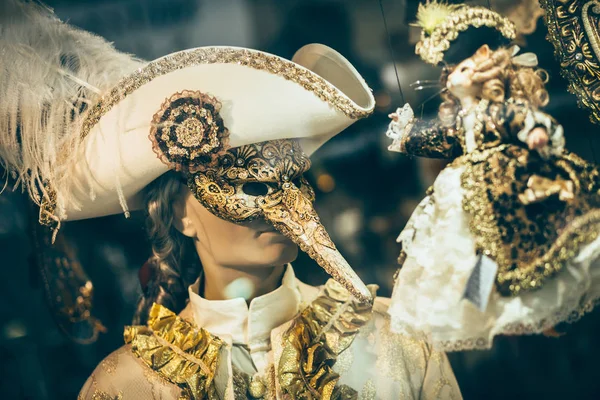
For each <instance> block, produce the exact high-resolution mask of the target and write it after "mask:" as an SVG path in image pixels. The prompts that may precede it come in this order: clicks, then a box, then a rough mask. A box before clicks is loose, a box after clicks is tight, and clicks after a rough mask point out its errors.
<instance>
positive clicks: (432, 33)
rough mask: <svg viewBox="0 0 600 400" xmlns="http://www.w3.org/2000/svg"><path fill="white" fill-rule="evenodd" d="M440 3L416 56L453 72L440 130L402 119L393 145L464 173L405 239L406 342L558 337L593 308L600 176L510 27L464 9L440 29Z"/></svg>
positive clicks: (396, 122)
mask: <svg viewBox="0 0 600 400" xmlns="http://www.w3.org/2000/svg"><path fill="white" fill-rule="evenodd" d="M431 4H434V5H435V6H437V7H441V5H440V4H439V3H428V4H427V5H425V6H422V7H421V8H420V10H419V14H420V15H419V22H420V23H421V25H422V26H423V28H424V30H423V34H422V38H421V42H420V43H419V44H418V45H417V53H418V54H419V55H420V56H421V57H422V58H423V59H424V60H425V61H427V62H430V63H432V64H438V63H439V62H441V61H444V62H445V64H446V68H444V72H443V73H442V77H441V83H442V85H443V87H444V88H445V89H444V91H443V94H442V96H443V103H442V104H441V106H440V108H439V113H438V118H437V119H436V120H435V121H429V122H426V121H420V120H416V119H415V117H414V113H413V111H412V109H411V108H410V106H409V105H408V104H407V105H405V106H404V107H403V108H401V109H398V110H397V112H396V113H393V114H390V118H391V119H392V121H391V123H390V125H389V129H388V132H387V136H388V137H390V138H392V139H393V143H392V145H391V146H390V150H392V151H397V152H401V153H404V154H408V155H414V156H421V157H433V158H449V159H453V161H452V162H451V163H450V164H449V165H448V166H447V167H446V168H445V169H444V170H443V171H442V172H441V173H440V174H439V176H438V177H437V179H436V181H435V183H434V184H433V186H432V187H431V188H430V189H429V190H428V191H427V197H425V199H423V201H422V202H421V203H420V204H419V206H418V207H417V209H416V210H415V211H414V213H413V215H412V217H411V218H410V220H409V222H408V223H407V225H406V227H405V228H404V230H403V231H402V232H401V234H400V236H399V238H398V242H400V243H401V246H402V251H401V256H400V259H399V262H400V263H401V269H400V271H399V274H398V276H397V279H396V282H395V287H394V292H393V295H392V303H391V307H390V309H389V313H390V315H391V319H392V328H393V329H394V330H395V331H396V332H403V333H411V332H413V331H415V330H416V331H419V332H424V333H425V334H426V335H427V336H428V337H429V340H430V341H431V342H432V343H433V344H434V346H436V347H438V348H441V349H444V350H446V351H458V350H466V349H484V348H489V347H491V345H492V341H493V338H494V336H496V335H499V334H506V335H521V334H534V333H543V332H550V331H551V330H552V329H553V327H554V326H555V325H556V324H558V323H560V322H572V321H574V320H576V319H578V318H579V317H580V316H581V315H583V313H584V312H586V311H589V310H591V308H593V306H594V304H595V302H596V301H597V299H598V298H599V297H600V263H599V261H598V257H599V256H600V238H598V231H599V228H600V209H599V208H598V207H599V206H600V196H599V194H598V189H600V185H599V179H598V170H597V169H596V168H595V167H594V166H592V165H590V164H589V163H587V162H586V161H584V160H582V159H581V158H579V157H578V156H576V155H575V154H572V153H569V152H567V151H566V150H565V148H564V145H565V141H564V137H563V129H562V127H561V126H560V125H559V124H558V123H557V122H556V121H555V120H554V119H553V118H552V117H551V116H549V115H548V114H546V113H544V112H543V111H541V108H542V107H543V106H545V105H546V104H547V103H548V101H549V98H548V92H547V91H546V89H545V88H544V84H545V81H546V74H545V72H544V71H542V70H540V69H537V68H536V65H537V59H536V57H535V55H533V54H531V53H528V54H522V55H517V53H518V50H519V49H518V47H516V46H513V47H509V46H508V42H509V41H510V40H511V39H513V38H514V28H511V23H510V22H509V21H508V20H506V19H505V18H503V17H501V16H500V15H498V14H496V13H494V12H493V11H490V10H488V9H485V8H479V7H458V8H456V7H455V8H451V9H448V10H447V16H446V17H445V18H438V19H437V22H436V23H435V26H427V24H426V22H427V21H426V19H427V18H426V17H425V16H426V15H427V12H426V8H427V7H430V6H431ZM424 15H425V16H424ZM440 21H441V22H440ZM482 41H483V42H482Z"/></svg>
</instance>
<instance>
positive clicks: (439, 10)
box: [414, 0, 463, 35]
mask: <svg viewBox="0 0 600 400" xmlns="http://www.w3.org/2000/svg"><path fill="white" fill-rule="evenodd" d="M462 6H463V5H462V4H448V3H446V2H444V1H443V0H442V1H437V0H427V2H425V3H421V4H419V9H418V11H417V22H416V23H415V24H414V25H416V26H419V27H421V28H422V29H423V30H424V31H425V33H427V34H428V35H430V34H431V32H433V30H434V29H435V28H436V27H437V26H439V25H440V24H441V23H442V22H444V20H445V19H446V17H448V15H450V14H452V12H454V11H456V10H458V9H459V8H460V7H462Z"/></svg>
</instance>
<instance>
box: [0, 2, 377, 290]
mask: <svg viewBox="0 0 600 400" xmlns="http://www.w3.org/2000/svg"><path fill="white" fill-rule="evenodd" d="M19 7H20V8H21V11H25V12H24V13H23V12H22V13H21V14H19V15H24V16H27V14H28V11H27V9H26V8H23V7H22V6H19V5H18V4H17V3H13V2H11V3H10V8H11V10H12V11H15V10H17V9H19ZM23 20H27V21H29V22H31V21H32V20H31V19H27V18H24V19H23ZM40 22H41V23H40V24H34V26H33V27H31V24H23V23H21V24H15V23H14V21H13V20H10V21H9V23H7V25H6V29H4V28H3V27H2V26H1V25H0V31H1V32H2V33H3V35H4V36H5V37H2V38H0V50H1V51H2V52H3V54H8V55H9V56H8V57H3V60H2V65H0V66H3V67H4V68H2V69H3V70H5V71H9V73H8V74H4V76H1V77H0V87H6V88H8V92H9V96H7V98H8V100H7V98H5V99H3V100H1V101H0V111H1V112H2V115H6V118H4V119H0V128H2V129H4V128H6V129H5V132H0V162H1V163H2V165H4V166H6V167H8V169H9V170H12V171H13V172H14V173H15V174H16V176H18V178H19V181H20V182H23V184H24V186H25V187H27V189H28V190H29V192H30V194H31V195H32V198H33V199H34V201H36V203H38V204H39V205H40V206H41V211H40V219H41V220H42V222H46V223H48V222H52V221H54V222H55V223H56V222H60V221H61V220H77V219H85V218H93V217H100V216H104V215H110V214H115V213H118V212H120V211H125V212H126V213H127V212H128V210H130V209H138V208H141V206H142V202H141V201H140V197H141V196H140V194H141V192H142V190H143V189H144V188H145V187H146V186H147V185H148V184H149V183H151V182H152V181H154V180H155V179H156V178H158V177H160V176H161V175H162V174H164V173H166V172H167V171H169V170H172V169H175V170H178V171H181V172H183V173H184V174H185V175H186V176H188V178H190V177H191V178H190V179H195V181H192V180H190V181H188V186H190V187H191V188H194V190H195V189H197V190H196V193H195V195H196V198H198V199H199V200H200V201H201V202H203V201H204V202H205V205H206V206H208V208H209V209H210V210H211V211H212V212H213V213H215V214H217V215H219V216H222V217H224V218H227V217H232V220H236V221H241V219H237V217H238V216H232V215H231V213H229V214H228V212H225V213H223V212H221V211H222V210H221V211H219V210H218V209H217V207H211V206H214V203H211V202H212V200H206V199H207V198H209V197H210V196H213V195H214V193H209V192H210V191H211V190H216V191H218V190H222V189H223V187H220V188H219V187H218V186H219V182H217V181H211V178H210V177H209V176H208V175H210V174H208V173H207V174H206V175H202V173H203V171H210V173H213V175H214V173H216V171H217V170H218V171H220V172H223V171H226V170H227V169H228V167H225V166H224V164H223V163H224V162H225V160H227V159H230V158H229V157H230V156H231V155H232V154H233V155H234V156H236V155H235V154H237V153H236V152H235V150H236V149H238V150H240V152H242V149H244V147H242V146H245V145H252V146H254V148H255V149H262V150H261V151H266V152H267V153H269V154H270V152H271V150H265V149H266V148H269V145H268V144H266V145H260V144H261V143H264V142H269V141H279V142H277V143H278V146H279V148H277V146H275V147H273V151H274V152H277V151H280V150H284V151H285V152H288V151H289V152H290V154H286V155H282V156H281V157H280V158H279V160H278V161H275V160H271V162H273V163H274V164H273V165H272V167H273V168H274V169H271V172H273V173H274V174H275V175H277V177H278V179H279V178H281V179H279V180H280V182H278V184H279V186H278V188H277V190H274V191H272V192H269V194H268V195H266V196H262V197H261V196H258V197H253V198H252V202H253V204H254V208H255V209H260V211H261V214H260V215H261V216H263V217H264V218H265V219H267V220H268V221H269V222H271V223H272V224H273V225H274V226H275V227H276V228H277V229H278V230H279V231H281V232H282V233H284V234H285V235H286V236H288V237H290V238H291V239H292V240H294V241H295V242H296V243H297V244H298V245H299V246H300V247H301V248H302V249H303V250H304V251H305V252H307V253H308V254H309V255H310V256H311V257H312V258H314V259H315V260H317V262H318V263H319V264H320V265H321V266H322V267H323V268H325V269H326V270H327V272H329V273H330V274H331V275H332V276H333V277H334V278H336V279H337V280H338V281H340V283H342V284H343V285H344V286H345V287H346V288H347V289H349V290H350V291H351V292H352V293H353V294H354V295H355V296H357V297H358V298H360V299H362V300H369V299H370V298H371V293H370V292H369V290H368V289H367V288H366V286H365V285H364V283H362V281H361V280H360V279H359V278H358V276H356V274H355V273H354V271H353V270H352V269H351V268H350V266H349V265H348V264H347V262H346V261H345V260H344V259H343V257H342V256H341V255H340V254H339V252H338V251H337V249H336V248H335V245H334V244H333V242H331V239H330V238H329V236H328V234H327V232H326V231H325V229H324V228H323V227H322V225H321V224H320V222H319V218H318V216H317V215H316V213H315V212H314V209H313V208H312V200H313V199H312V194H314V193H312V189H306V188H302V189H300V187H299V186H298V185H295V184H294V183H292V182H287V181H288V179H290V180H291V178H292V177H293V176H291V177H290V176H288V175H286V173H285V169H286V166H289V165H291V164H294V168H293V169H294V171H295V172H294V173H295V174H296V175H294V176H296V177H300V175H301V172H302V171H305V170H306V169H307V168H308V165H309V163H308V161H307V159H306V156H309V155H311V154H312V153H313V152H314V151H316V150H317V149H318V148H319V147H320V146H321V145H322V144H323V143H325V142H326V141H327V140H329V139H330V138H332V137H333V136H335V135H336V134H338V133H339V132H341V131H342V130H344V129H345V128H346V127H348V126H349V125H351V124H352V123H353V122H355V121H356V120H358V119H360V118H363V117H366V116H368V115H369V114H371V113H372V111H373V108H374V105H375V101H374V98H373V95H372V93H371V90H370V89H369V87H368V86H367V84H366V83H365V81H364V80H363V78H362V77H361V76H360V74H359V73H358V72H357V71H356V69H355V68H354V67H353V66H352V65H351V64H350V63H349V62H348V60H346V59H345V58H344V57H343V56H341V55H340V54H339V53H338V52H336V51H335V50H333V49H331V48H329V47H327V46H324V45H320V44H311V45H307V46H304V47H303V48H301V49H300V50H299V51H298V52H297V53H296V54H295V55H294V57H293V59H292V61H289V60H286V59H283V58H281V57H277V56H274V55H271V54H268V53H265V52H261V51H256V50H251V49H244V48H236V47H202V48H196V49H190V50H184V51H179V52H176V53H173V54H170V55H167V56H165V57H162V58H159V59H157V60H154V61H151V62H149V63H143V62H141V61H139V60H135V59H133V58H131V57H129V56H127V55H123V54H121V53H118V52H116V51H115V50H114V49H112V47H111V46H110V45H109V44H107V43H106V42H104V41H103V40H102V39H100V38H97V37H93V36H92V35H89V34H88V33H86V32H82V31H79V30H76V29H73V28H72V27H69V26H68V25H66V24H62V23H60V22H59V21H56V20H52V21H49V20H47V18H46V20H43V19H40ZM50 22H51V23H50ZM37 30H39V31H41V32H38V31H37ZM53 38H54V39H53ZM57 38H59V39H60V40H56V39H57ZM40 41H46V42H47V43H48V46H42V47H40V46H37V48H36V45H39V43H40ZM52 46H56V48H55V47H52ZM10 55H13V56H14V57H13V56H10ZM69 60H71V61H69ZM5 64H6V65H5ZM19 65H26V66H27V68H22V67H19ZM117 76H118V79H115V77H117ZM40 88H41V89H43V90H38V89H40ZM11 93H12V94H13V95H14V102H11V101H9V100H10V99H11V97H10V94H11ZM282 139H294V140H295V142H294V144H291V146H292V147H291V148H289V147H286V144H285V143H282V142H281V140H282ZM298 145H299V147H300V153H303V154H301V155H298V151H296V150H298V149H297V148H296V147H297V146H298ZM238 153H239V152H238ZM292 154H293V155H292ZM238 155H239V154H238ZM266 158H269V155H267V156H266ZM243 159H244V157H242V156H240V157H239V158H238V159H237V160H236V161H243ZM262 161H264V160H262ZM256 162H260V160H256ZM267 163H268V162H267ZM275 164H276V165H275ZM248 169H249V170H250V169H252V168H251V166H248ZM198 174H200V175H198ZM213 175H211V176H213ZM199 182H204V183H206V186H205V187H204V188H205V189H206V188H208V189H207V190H205V191H204V192H203V193H200V191H202V190H204V189H203V188H202V187H200V186H197V185H198V183H199ZM225 186H226V185H225ZM229 189H230V188H226V190H229ZM230 200H231V199H230ZM242 202H245V200H242V201H240V202H239V203H240V204H242ZM234 208H235V207H234Z"/></svg>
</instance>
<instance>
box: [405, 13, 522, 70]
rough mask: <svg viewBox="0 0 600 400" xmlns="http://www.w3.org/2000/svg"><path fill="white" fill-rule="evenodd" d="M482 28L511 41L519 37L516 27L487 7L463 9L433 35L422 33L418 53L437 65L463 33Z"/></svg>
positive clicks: (450, 17)
mask: <svg viewBox="0 0 600 400" xmlns="http://www.w3.org/2000/svg"><path fill="white" fill-rule="evenodd" d="M482 26H487V27H490V28H495V29H496V30H497V31H498V32H500V33H501V34H502V36H504V37H505V38H507V39H509V40H512V39H514V38H515V37H516V35H517V30H516V28H515V25H514V24H513V23H512V22H510V21H509V20H508V19H507V18H504V17H503V16H501V15H500V14H498V13H496V12H494V11H492V10H489V9H487V8H485V7H468V6H467V7H461V8H459V9H457V10H456V11H454V12H452V13H451V14H450V15H448V16H447V17H446V18H445V19H444V20H443V22H441V23H440V24H439V25H438V26H436V27H435V28H434V29H433V31H432V32H431V34H428V33H427V32H425V30H423V31H422V32H421V41H420V42H419V43H417V47H416V53H417V54H418V55H419V56H421V58H422V59H423V60H424V61H425V62H427V63H429V64H433V65H437V64H439V63H440V62H442V60H443V59H444V53H445V52H446V51H447V50H448V49H449V48H450V43H451V42H452V41H454V40H456V38H458V35H459V34H460V33H461V32H464V31H466V30H467V29H469V28H470V27H476V28H478V27H482Z"/></svg>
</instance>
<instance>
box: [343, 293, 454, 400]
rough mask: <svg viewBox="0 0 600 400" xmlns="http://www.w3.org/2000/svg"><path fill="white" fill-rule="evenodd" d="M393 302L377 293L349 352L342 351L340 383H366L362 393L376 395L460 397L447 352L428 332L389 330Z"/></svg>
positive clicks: (359, 386) (436, 397)
mask: <svg viewBox="0 0 600 400" xmlns="http://www.w3.org/2000/svg"><path fill="white" fill-rule="evenodd" d="M389 304H390V299H389V298H386V297H376V298H375V301H374V304H373V310H372V317H371V320H370V322H369V323H368V324H366V325H364V326H363V327H362V328H361V330H360V332H359V334H358V335H357V336H356V339H355V340H354V342H353V344H352V346H350V348H349V349H348V350H347V352H348V354H344V353H342V354H341V355H340V356H339V358H338V362H337V364H336V369H337V370H338V371H339V372H340V373H341V375H342V379H341V381H340V383H352V384H353V385H355V387H357V389H358V388H361V387H362V389H360V390H361V393H363V394H364V395H365V396H367V395H368V394H372V395H374V396H375V398H378V397H379V396H382V397H386V396H387V397H389V396H391V397H392V398H413V399H461V398H462V397H461V393H460V389H459V388H458V384H457V382H456V379H455V377H454V373H453V372H452V367H451V366H450V363H449V362H448V359H447V357H446V355H445V354H444V353H442V352H438V351H436V350H434V349H433V348H432V346H431V345H429V344H428V343H427V341H426V340H425V337H422V338H419V336H418V335H413V336H407V335H401V334H397V333H394V332H392V331H391V330H390V317H389V315H388V313H387V310H388V308H389ZM348 360H351V361H350V364H349V363H348ZM359 382H360V383H359ZM356 383H359V384H358V385H356ZM367 398H368V396H367Z"/></svg>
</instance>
